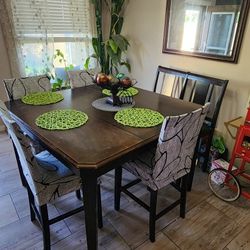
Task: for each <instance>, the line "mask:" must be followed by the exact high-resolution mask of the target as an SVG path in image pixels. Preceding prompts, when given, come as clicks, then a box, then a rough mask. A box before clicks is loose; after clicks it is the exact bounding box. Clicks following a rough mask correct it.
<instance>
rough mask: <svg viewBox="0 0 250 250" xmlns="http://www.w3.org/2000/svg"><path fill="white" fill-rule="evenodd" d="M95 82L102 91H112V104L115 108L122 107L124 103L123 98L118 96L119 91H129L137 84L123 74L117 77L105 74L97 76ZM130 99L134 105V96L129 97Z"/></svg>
mask: <svg viewBox="0 0 250 250" xmlns="http://www.w3.org/2000/svg"><path fill="white" fill-rule="evenodd" d="M119 76H120V77H119ZM94 82H95V83H96V85H97V86H99V87H101V88H102V89H108V90H110V92H111V94H112V96H111V101H110V102H111V103H112V104H113V106H121V105H122V104H123V103H124V102H123V100H122V98H120V97H119V96H118V95H117V94H118V92H119V91H121V90H125V89H128V88H130V87H132V86H133V85H135V84H136V81H135V80H132V79H130V78H129V77H125V76H124V75H123V74H118V75H117V76H116V77H114V76H112V75H106V74H104V73H99V74H97V75H96V76H95V77H94ZM128 98H129V100H130V102H131V103H132V101H133V98H132V96H129V97H128ZM128 98H127V100H126V103H128Z"/></svg>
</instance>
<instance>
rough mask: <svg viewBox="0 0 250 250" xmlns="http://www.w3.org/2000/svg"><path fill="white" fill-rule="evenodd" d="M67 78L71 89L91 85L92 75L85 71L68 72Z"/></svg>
mask: <svg viewBox="0 0 250 250" xmlns="http://www.w3.org/2000/svg"><path fill="white" fill-rule="evenodd" d="M68 76H69V81H70V86H71V88H72V89H74V88H79V87H85V86H88V85H91V84H93V78H92V75H91V74H90V73H89V72H87V71H85V70H70V71H68Z"/></svg>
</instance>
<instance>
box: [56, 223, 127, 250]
mask: <svg viewBox="0 0 250 250" xmlns="http://www.w3.org/2000/svg"><path fill="white" fill-rule="evenodd" d="M98 244H99V249H100V250H117V249H119V250H128V249H129V247H128V246H127V244H126V243H125V242H124V241H123V239H122V238H121V237H120V236H119V234H118V233H117V232H116V231H115V229H114V228H113V227H112V225H111V224H110V223H109V222H108V221H107V220H104V227H103V228H102V229H99V230H98ZM53 249H54V250H56V249H58V250H68V249H74V250H78V249H79V250H82V249H87V246H86V234H85V227H82V228H81V230H78V232H76V233H73V234H72V235H70V236H69V237H67V238H65V239H63V240H61V241H59V242H58V243H56V244H55V245H53V246H52V250H53Z"/></svg>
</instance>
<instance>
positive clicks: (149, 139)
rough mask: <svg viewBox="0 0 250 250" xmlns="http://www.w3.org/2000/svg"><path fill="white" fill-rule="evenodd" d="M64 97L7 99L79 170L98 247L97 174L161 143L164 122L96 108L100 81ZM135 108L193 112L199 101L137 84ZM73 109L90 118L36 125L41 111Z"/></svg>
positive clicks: (91, 238) (91, 241) (29, 127)
mask: <svg viewBox="0 0 250 250" xmlns="http://www.w3.org/2000/svg"><path fill="white" fill-rule="evenodd" d="M61 93H62V94H63V96H64V100H63V101H61V102H59V103H56V104H52V105H45V106H30V105H25V104H23V103H22V102H21V101H20V100H16V101H11V102H7V103H6V105H7V107H8V109H9V110H10V113H11V115H12V117H13V119H15V121H16V122H17V123H18V124H19V126H20V127H21V128H22V129H23V130H25V131H26V132H27V133H28V134H29V135H30V136H32V137H33V138H34V139H36V140H38V141H39V142H40V143H41V144H42V145H43V146H44V147H45V148H47V149H48V150H49V151H50V152H51V153H52V154H54V155H55V156H56V157H57V158H58V159H60V160H61V161H62V162H63V163H65V165H66V166H68V167H69V168H70V169H72V170H73V171H74V172H75V173H77V174H79V175H80V176H81V178H82V180H83V190H84V206H85V224H86V235H87V245H88V249H91V250H94V249H97V246H98V243H97V218H96V211H97V204H96V202H97V178H98V177H99V176H101V175H103V174H104V173H107V172H108V171H110V170H111V169H114V168H116V167H119V166H120V165H121V164H122V163H123V162H125V161H127V160H129V159H131V158H133V156H134V155H135V154H137V153H138V152H139V151H140V150H143V149H145V148H146V147H150V146H152V145H153V144H156V143H157V139H158V136H159V132H160V128H161V125H159V126H156V127H153V128H131V127H127V126H123V125H120V124H118V123H117V122H116V121H115V120H114V113H112V112H104V111H100V110H96V109H95V108H93V107H92V105H91V103H92V102H93V101H94V100H96V99H98V98H101V97H102V94H101V90H100V89H99V88H97V87H96V86H88V87H82V88H76V89H73V90H64V91H62V92H61ZM135 102H136V107H143V108H150V109H153V110H157V111H159V112H160V113H162V114H163V115H164V116H168V115H180V114H184V113H188V112H191V111H193V110H195V109H197V108H199V107H200V105H197V104H194V103H189V102H185V101H182V100H179V99H174V98H171V97H167V96H163V95H159V94H156V93H153V92H150V91H146V90H142V89H139V94H138V95H137V96H135ZM64 108H74V109H77V110H80V111H83V112H85V113H86V114H87V115H88V117H89V120H88V122H87V123H86V124H85V125H83V126H82V127H80V128H76V129H72V130H66V131H48V130H44V129H41V128H39V127H37V126H36V125H35V119H36V118H37V117H38V116H39V115H40V114H42V113H44V112H48V111H51V110H55V109H64Z"/></svg>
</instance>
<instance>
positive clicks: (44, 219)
mask: <svg viewBox="0 0 250 250" xmlns="http://www.w3.org/2000/svg"><path fill="white" fill-rule="evenodd" d="M39 210H40V215H41V224H42V230H43V249H44V250H50V229H49V217H48V209H47V205H46V204H45V205H43V206H40V207H39Z"/></svg>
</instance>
